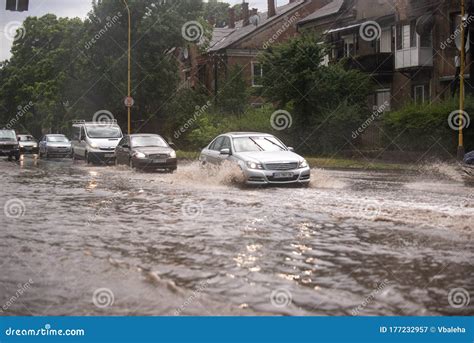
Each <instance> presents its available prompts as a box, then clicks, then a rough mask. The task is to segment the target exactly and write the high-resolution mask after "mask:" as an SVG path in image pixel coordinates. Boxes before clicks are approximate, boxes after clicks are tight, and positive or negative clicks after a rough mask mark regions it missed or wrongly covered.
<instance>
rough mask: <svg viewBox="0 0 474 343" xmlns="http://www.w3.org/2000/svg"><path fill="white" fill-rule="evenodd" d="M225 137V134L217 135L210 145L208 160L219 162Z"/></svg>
mask: <svg viewBox="0 0 474 343" xmlns="http://www.w3.org/2000/svg"><path fill="white" fill-rule="evenodd" d="M224 138H225V137H224V136H220V137H217V138H216V140H215V141H214V142H213V143H212V144H211V145H210V146H209V150H208V152H207V162H209V163H213V164H217V163H219V162H220V161H221V160H220V154H221V146H222V143H223V141H224Z"/></svg>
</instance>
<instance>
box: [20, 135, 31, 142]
mask: <svg viewBox="0 0 474 343" xmlns="http://www.w3.org/2000/svg"><path fill="white" fill-rule="evenodd" d="M18 140H19V141H20V142H33V141H34V140H35V139H34V138H33V136H18Z"/></svg>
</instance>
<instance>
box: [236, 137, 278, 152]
mask: <svg viewBox="0 0 474 343" xmlns="http://www.w3.org/2000/svg"><path fill="white" fill-rule="evenodd" d="M234 148H235V151H236V152H253V151H286V150H287V148H286V147H285V146H284V145H283V144H282V143H281V142H280V141H279V140H277V139H276V138H275V137H271V136H262V137H259V136H254V137H238V138H234Z"/></svg>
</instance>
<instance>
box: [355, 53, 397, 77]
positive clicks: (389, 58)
mask: <svg viewBox="0 0 474 343" xmlns="http://www.w3.org/2000/svg"><path fill="white" fill-rule="evenodd" d="M348 66H349V68H351V69H358V70H360V71H362V72H364V73H368V74H372V75H379V76H390V75H393V72H394V55H393V53H391V52H387V53H374V54H371V55H362V56H355V57H351V58H350V59H349V61H348Z"/></svg>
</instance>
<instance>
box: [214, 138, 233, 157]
mask: <svg viewBox="0 0 474 343" xmlns="http://www.w3.org/2000/svg"><path fill="white" fill-rule="evenodd" d="M223 149H229V152H230V154H228V155H226V154H221V151H222V150H223ZM218 152H219V154H218V155H217V156H216V158H217V161H218V162H219V163H221V162H223V161H225V160H227V159H229V157H230V156H231V155H232V144H231V141H230V137H227V136H224V139H223V140H222V143H221V146H220V147H219V151H218Z"/></svg>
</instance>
